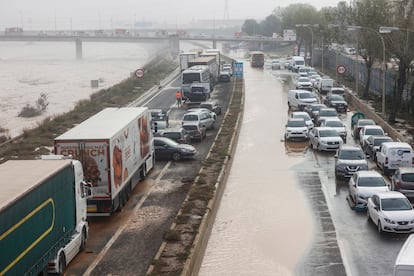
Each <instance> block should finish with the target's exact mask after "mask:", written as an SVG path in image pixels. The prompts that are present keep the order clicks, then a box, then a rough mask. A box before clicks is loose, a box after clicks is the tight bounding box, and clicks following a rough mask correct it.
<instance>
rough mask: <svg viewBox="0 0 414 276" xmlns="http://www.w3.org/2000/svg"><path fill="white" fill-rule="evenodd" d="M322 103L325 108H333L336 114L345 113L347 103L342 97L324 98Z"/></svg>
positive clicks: (330, 96) (329, 96)
mask: <svg viewBox="0 0 414 276" xmlns="http://www.w3.org/2000/svg"><path fill="white" fill-rule="evenodd" d="M323 103H324V104H325V105H326V106H327V107H332V108H335V109H336V111H338V112H346V110H347V109H348V103H347V102H346V101H345V99H344V97H342V96H339V95H335V94H333V95H328V96H326V97H325V99H324V100H323Z"/></svg>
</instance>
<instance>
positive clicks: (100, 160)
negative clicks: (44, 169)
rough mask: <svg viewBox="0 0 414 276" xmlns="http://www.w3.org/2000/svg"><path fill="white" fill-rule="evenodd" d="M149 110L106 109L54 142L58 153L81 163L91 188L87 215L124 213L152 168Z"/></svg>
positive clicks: (152, 149)
mask: <svg viewBox="0 0 414 276" xmlns="http://www.w3.org/2000/svg"><path fill="white" fill-rule="evenodd" d="M150 126H151V124H150V116H149V112H148V109H147V108H146V107H121V108H106V109H104V110H102V111H101V112H99V113H97V114H95V115H94V116H92V117H90V118H89V119H87V120H86V121H84V122H82V123H80V124H79V125H77V126H75V127H74V128H72V129H70V130H69V131H67V132H66V133H64V134H62V135H60V136H59V137H57V138H56V139H55V145H54V146H55V153H56V154H61V155H71V156H72V157H73V158H74V159H77V160H79V161H81V163H82V165H83V168H84V176H85V180H86V181H88V182H90V183H91V184H92V190H93V197H92V198H90V199H89V200H88V215H90V216H102V215H110V214H111V213H113V212H114V211H116V210H120V209H122V207H123V206H124V204H125V203H126V201H127V200H128V199H129V196H130V194H131V192H132V190H133V189H134V187H135V186H136V184H137V183H138V182H139V181H140V180H141V179H143V178H144V177H145V176H146V175H147V173H148V172H149V171H150V170H151V169H152V168H153V166H154V160H155V154H154V143H153V137H152V131H151V128H150Z"/></svg>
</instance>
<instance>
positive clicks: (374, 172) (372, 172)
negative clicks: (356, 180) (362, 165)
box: [355, 170, 382, 177]
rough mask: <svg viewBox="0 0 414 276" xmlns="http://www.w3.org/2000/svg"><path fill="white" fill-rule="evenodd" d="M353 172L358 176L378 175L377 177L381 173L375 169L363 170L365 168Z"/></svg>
mask: <svg viewBox="0 0 414 276" xmlns="http://www.w3.org/2000/svg"><path fill="white" fill-rule="evenodd" d="M355 173H356V174H357V175H358V176H359V177H370V176H379V177H382V175H381V174H380V173H379V172H377V171H365V170H362V171H357V172H355Z"/></svg>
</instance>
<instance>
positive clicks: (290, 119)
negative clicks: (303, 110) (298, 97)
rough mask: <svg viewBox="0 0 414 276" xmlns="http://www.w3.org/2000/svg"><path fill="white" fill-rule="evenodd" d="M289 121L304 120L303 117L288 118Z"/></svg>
mask: <svg viewBox="0 0 414 276" xmlns="http://www.w3.org/2000/svg"><path fill="white" fill-rule="evenodd" d="M289 121H305V119H304V118H289V119H288V122H289Z"/></svg>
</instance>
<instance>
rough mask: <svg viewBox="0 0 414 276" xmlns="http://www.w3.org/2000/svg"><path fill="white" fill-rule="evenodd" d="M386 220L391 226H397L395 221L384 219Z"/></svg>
mask: <svg viewBox="0 0 414 276" xmlns="http://www.w3.org/2000/svg"><path fill="white" fill-rule="evenodd" d="M384 220H385V221H386V222H388V223H390V224H395V221H393V220H390V219H388V218H384Z"/></svg>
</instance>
